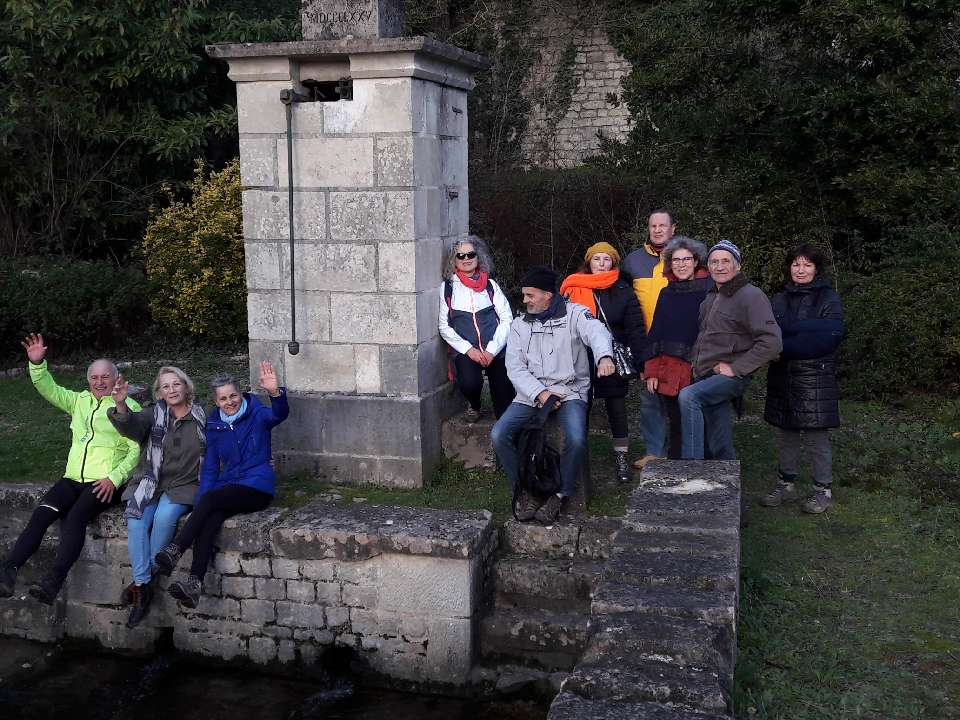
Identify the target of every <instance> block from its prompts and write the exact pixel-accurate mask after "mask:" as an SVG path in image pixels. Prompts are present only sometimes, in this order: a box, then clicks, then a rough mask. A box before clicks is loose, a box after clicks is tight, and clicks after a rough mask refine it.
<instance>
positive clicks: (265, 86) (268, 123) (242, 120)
mask: <svg viewBox="0 0 960 720" xmlns="http://www.w3.org/2000/svg"><path fill="white" fill-rule="evenodd" d="M288 88H290V81H289V80H287V81H283V80H279V81H277V80H274V81H265V82H241V83H238V84H237V127H238V129H239V130H240V134H241V135H243V134H244V133H285V132H286V131H287V115H286V110H285V109H284V107H283V103H282V102H280V91H281V90H286V89H288Z"/></svg>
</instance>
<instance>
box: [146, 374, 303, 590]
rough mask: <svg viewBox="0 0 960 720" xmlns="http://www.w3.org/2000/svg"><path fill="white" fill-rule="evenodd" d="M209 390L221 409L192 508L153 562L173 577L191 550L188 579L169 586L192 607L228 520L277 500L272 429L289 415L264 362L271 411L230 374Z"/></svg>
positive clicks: (213, 419) (211, 427)
mask: <svg viewBox="0 0 960 720" xmlns="http://www.w3.org/2000/svg"><path fill="white" fill-rule="evenodd" d="M210 387H211V389H212V390H213V394H214V401H215V403H216V405H217V409H216V410H214V411H212V412H211V413H210V415H209V417H208V418H207V450H206V455H205V457H204V460H203V467H202V469H201V470H200V488H199V490H198V491H197V497H196V500H195V504H194V509H193V512H192V513H190V517H189V518H187V522H186V523H185V524H184V526H183V528H181V530H180V532H179V533H177V536H176V537H175V538H174V539H173V542H172V543H170V544H169V545H166V546H165V547H164V548H163V549H162V550H161V551H160V552H159V553H157V557H156V560H155V565H156V567H157V572H158V573H160V574H162V575H169V574H170V573H171V572H172V571H173V568H174V567H176V564H177V562H178V561H179V560H180V556H181V555H183V553H184V551H185V550H186V549H187V548H188V547H190V546H191V545H192V546H193V563H192V564H191V566H190V576H189V577H188V578H187V579H186V580H179V581H177V582H172V583H170V586H169V587H168V588H167V591H168V592H169V593H170V594H171V595H172V596H173V597H175V598H176V599H177V600H179V601H180V602H181V603H183V604H184V605H185V606H186V607H189V608H195V607H196V606H197V602H198V601H199V599H200V586H201V580H202V578H203V576H204V574H205V573H206V571H207V566H208V565H209V564H210V557H211V555H212V554H213V541H214V538H216V536H217V532H219V530H220V527H221V526H222V525H223V523H224V521H225V520H226V519H227V518H229V517H232V516H234V515H238V514H241V513H252V512H257V511H258V510H263V509H265V508H266V507H267V506H268V505H269V504H270V501H271V500H273V495H274V484H275V481H276V476H275V475H274V473H273V467H272V466H271V465H270V460H271V456H272V452H271V449H270V431H271V430H272V429H273V428H274V427H276V426H277V425H279V424H280V423H282V422H283V421H284V420H285V419H286V418H287V415H288V414H289V412H290V409H289V407H288V406H287V393H286V389H285V388H282V387H279V386H278V384H277V375H276V373H275V372H274V369H273V366H272V365H271V364H270V363H269V362H266V361H264V362H261V363H260V388H261V389H263V390H265V391H266V392H267V393H268V394H269V395H270V407H266V406H264V405H261V404H260V402H259V401H258V400H257V399H256V397H254V396H253V395H252V394H250V393H243V394H241V393H240V391H239V389H238V387H239V386H238V384H237V381H236V379H235V378H233V377H232V376H229V375H220V376H218V377H216V378H214V379H213V380H212V381H211V382H210Z"/></svg>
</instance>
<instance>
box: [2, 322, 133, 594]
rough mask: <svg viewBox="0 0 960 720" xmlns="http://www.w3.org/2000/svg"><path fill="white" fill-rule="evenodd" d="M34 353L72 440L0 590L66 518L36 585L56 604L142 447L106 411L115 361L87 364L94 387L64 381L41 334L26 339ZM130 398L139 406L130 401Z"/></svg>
mask: <svg viewBox="0 0 960 720" xmlns="http://www.w3.org/2000/svg"><path fill="white" fill-rule="evenodd" d="M21 345H23V347H24V349H25V350H26V351H27V357H28V358H29V359H30V379H31V380H32V381H33V385H34V387H36V388H37V392H39V393H40V395H41V396H42V397H43V398H44V399H45V400H46V401H47V402H49V403H50V404H51V405H53V406H54V407H57V408H59V409H60V410H63V411H64V412H65V413H67V414H69V415H70V433H71V436H72V441H71V444H70V454H69V456H68V457H67V469H66V472H64V474H63V478H62V479H61V480H60V481H58V482H57V483H56V484H55V485H54V486H53V487H51V488H50V489H49V490H48V491H47V492H46V494H45V495H44V496H43V498H42V499H41V500H40V504H39V505H38V506H37V507H36V509H35V510H34V511H33V514H32V515H31V516H30V521H29V522H28V523H27V526H26V527H25V528H24V529H23V532H22V533H20V537H19V538H17V542H16V543H15V544H14V546H13V550H11V551H10V555H9V556H8V557H7V559H6V560H5V561H4V563H3V564H2V565H0V597H10V596H11V595H12V594H13V589H14V584H15V583H16V578H17V571H18V570H19V569H20V568H21V567H22V566H23V564H24V563H25V562H26V561H27V560H28V559H29V558H30V556H32V555H33V554H34V553H35V552H36V551H37V548H39V547H40V543H41V542H42V541H43V536H44V534H45V533H46V532H47V528H49V527H50V526H51V525H52V524H53V522H54V521H55V520H60V544H59V547H58V548H57V556H56V559H55V560H54V562H53V567H51V568H50V569H49V570H48V571H47V573H46V574H45V575H44V576H43V577H42V578H41V580H40V581H39V582H38V583H37V584H36V585H34V586H32V587H31V588H30V594H31V595H32V596H33V597H35V598H36V599H37V600H39V601H40V602H43V603H46V604H48V605H50V604H52V603H53V601H54V600H55V599H56V597H57V595H58V594H59V593H60V588H61V586H62V585H63V581H64V580H65V579H66V577H67V573H68V572H69V571H70V568H71V567H72V566H73V563H74V562H76V560H77V558H78V557H80V551H81V550H83V543H84V540H85V539H86V534H87V524H88V523H89V522H90V521H91V520H93V519H94V518H95V517H97V515H99V514H100V513H101V512H103V511H104V510H106V509H107V508H108V507H110V506H111V505H112V504H114V503H115V502H116V501H119V499H120V493H119V492H117V488H119V487H120V486H121V485H122V484H123V483H124V482H125V481H126V479H127V476H128V475H129V474H130V471H131V470H133V468H134V467H135V466H136V464H137V460H138V458H139V456H140V446H139V445H137V443H136V442H134V441H133V440H128V439H127V438H125V437H123V436H122V435H120V433H118V432H117V430H116V429H115V428H114V427H113V425H112V424H111V423H110V420H109V419H108V418H107V410H108V409H110V408H112V407H114V402H113V399H112V398H111V396H110V393H111V392H112V390H113V386H114V385H115V384H116V382H117V375H118V373H117V368H116V366H115V365H114V364H113V363H112V362H110V361H109V360H104V359H100V360H94V361H93V362H92V363H91V364H90V367H89V368H88V369H87V383H88V385H89V389H88V390H84V391H83V392H76V391H74V390H67V389H66V388H63V387H60V386H59V385H57V383H56V382H55V381H54V379H53V376H52V375H50V372H49V370H47V363H46V361H45V360H44V356H45V355H46V354H47V346H46V345H44V344H43V336H42V335H39V334H36V335H34V334H31V335H29V336H27V337H26V338H25V339H24V341H23V342H22V343H21ZM127 405H128V406H130V407H133V408H134V412H136V411H137V410H139V409H140V406H139V405H136V403H134V402H133V401H131V400H127Z"/></svg>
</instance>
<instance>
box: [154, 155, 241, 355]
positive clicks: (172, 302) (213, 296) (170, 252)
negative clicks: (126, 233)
mask: <svg viewBox="0 0 960 720" xmlns="http://www.w3.org/2000/svg"><path fill="white" fill-rule="evenodd" d="M190 189H191V191H192V198H191V199H190V200H189V201H188V202H181V201H175V200H172V198H171V204H170V205H169V206H168V207H166V208H164V209H163V210H160V211H159V212H155V214H154V216H153V217H152V219H151V220H150V224H149V225H148V226H147V233H146V235H145V237H144V239H143V259H144V267H145V268H146V271H147V276H148V277H149V279H150V281H151V286H152V289H151V295H150V312H151V314H152V315H153V318H154V319H155V320H156V321H157V322H158V323H160V324H161V325H163V326H165V327H166V328H168V329H170V330H172V331H174V332H184V333H189V334H191V335H200V336H205V337H210V338H216V339H236V338H240V337H243V336H245V335H246V331H247V284H246V273H245V268H244V260H243V216H242V210H241V204H240V196H241V189H242V188H241V185H240V161H239V160H234V161H233V162H231V163H230V164H228V165H227V166H226V167H224V168H223V170H220V171H219V172H211V173H209V175H208V174H207V173H206V172H205V171H204V168H203V164H202V162H199V161H198V162H197V168H196V172H195V174H194V177H193V180H192V181H191V182H190Z"/></svg>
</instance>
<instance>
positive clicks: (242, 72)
mask: <svg viewBox="0 0 960 720" xmlns="http://www.w3.org/2000/svg"><path fill="white" fill-rule="evenodd" d="M229 62H230V69H229V70H228V71H227V77H229V78H230V79H231V80H233V81H234V82H235V83H238V86H242V85H245V84H247V83H256V82H258V81H259V82H262V81H264V80H288V81H289V80H291V79H292V78H294V77H295V75H296V70H295V67H294V66H293V63H292V61H291V59H290V58H288V57H245V58H231V59H230V61H229ZM289 84H290V83H289V82H288V83H287V85H288V86H289Z"/></svg>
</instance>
